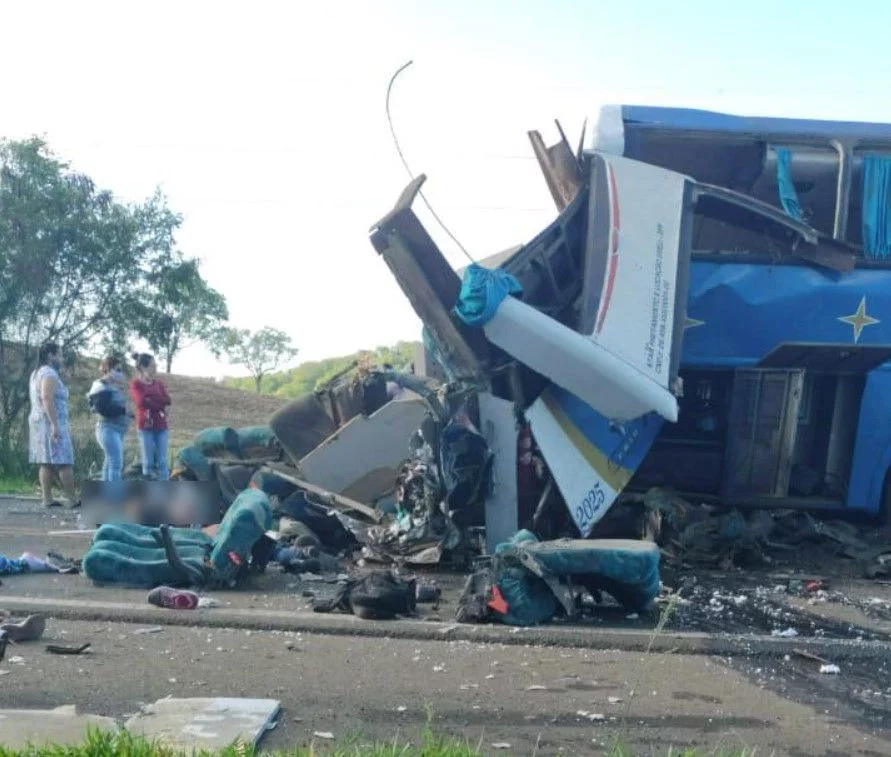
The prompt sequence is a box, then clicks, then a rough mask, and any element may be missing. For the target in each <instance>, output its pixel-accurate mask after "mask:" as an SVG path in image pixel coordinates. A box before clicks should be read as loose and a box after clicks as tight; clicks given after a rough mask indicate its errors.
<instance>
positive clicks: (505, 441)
mask: <svg viewBox="0 0 891 757" xmlns="http://www.w3.org/2000/svg"><path fill="white" fill-rule="evenodd" d="M479 412H480V427H481V428H480V431H481V432H482V434H483V436H484V437H485V438H486V442H488V444H489V449H490V450H492V455H493V456H494V463H493V467H492V491H491V493H490V494H489V496H488V497H487V498H486V548H487V550H488V552H489V553H490V554H492V553H493V552H494V551H495V546H496V545H497V544H500V543H501V542H503V541H507V540H508V539H509V538H510V537H511V536H513V535H514V534H515V533H516V532H517V531H518V530H519V528H520V524H519V521H518V517H517V495H518V491H517V443H518V432H517V416H516V411H515V409H514V404H513V403H512V402H508V401H507V400H503V399H500V398H498V397H495V396H494V395H492V394H488V393H485V394H480V395H479Z"/></svg>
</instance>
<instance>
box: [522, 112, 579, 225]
mask: <svg viewBox="0 0 891 757" xmlns="http://www.w3.org/2000/svg"><path fill="white" fill-rule="evenodd" d="M557 128H558V129H559V128H560V124H559V122H558V123H557ZM529 140H530V142H532V150H533V152H534V153H535V158H536V159H537V160H538V165H539V167H540V168H541V170H542V173H543V174H544V176H545V181H546V182H547V184H548V189H549V190H550V191H551V196H552V197H553V198H554V203H555V204H556V205H557V210H563V209H564V208H565V207H566V206H567V205H569V203H571V202H572V201H573V200H574V199H575V197H576V195H577V194H578V193H579V192H580V191H581V188H582V186H583V185H584V176H583V175H582V171H581V167H580V165H579V161H578V159H577V158H576V156H575V154H574V153H573V152H572V148H571V147H570V146H569V142H568V141H567V140H566V135H565V134H563V130H562V129H560V141H559V142H558V143H557V144H555V145H552V146H551V147H547V146H546V145H545V143H544V140H543V139H542V138H541V134H539V133H538V132H537V131H530V132H529Z"/></svg>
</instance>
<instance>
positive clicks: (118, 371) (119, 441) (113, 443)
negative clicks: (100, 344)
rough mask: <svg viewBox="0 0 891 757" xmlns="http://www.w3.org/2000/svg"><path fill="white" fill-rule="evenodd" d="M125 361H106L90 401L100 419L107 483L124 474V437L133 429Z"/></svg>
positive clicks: (98, 436)
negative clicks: (129, 428)
mask: <svg viewBox="0 0 891 757" xmlns="http://www.w3.org/2000/svg"><path fill="white" fill-rule="evenodd" d="M123 367H124V366H123V361H122V360H121V359H120V358H119V357H116V356H114V355H109V356H108V357H105V358H102V361H101V362H100V363H99V378H98V379H96V380H95V381H94V382H93V386H91V387H90V392H89V394H87V398H88V399H89V401H90V410H92V411H93V413H94V414H95V415H96V440H97V441H98V442H99V446H100V447H102V452H103V453H104V455H105V461H104V463H103V464H102V480H103V481H120V480H121V479H122V478H123V471H124V435H125V434H126V433H127V427H128V426H129V425H130V416H129V414H128V413H127V393H126V392H127V390H126V388H125V387H126V381H125V379H124V371H123Z"/></svg>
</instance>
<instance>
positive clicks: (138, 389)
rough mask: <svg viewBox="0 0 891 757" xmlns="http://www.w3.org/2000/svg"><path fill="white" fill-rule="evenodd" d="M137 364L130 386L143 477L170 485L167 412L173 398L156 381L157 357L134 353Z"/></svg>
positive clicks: (162, 385)
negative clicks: (134, 376)
mask: <svg viewBox="0 0 891 757" xmlns="http://www.w3.org/2000/svg"><path fill="white" fill-rule="evenodd" d="M133 360H134V361H135V362H136V378H134V379H133V380H132V381H131V382H130V396H131V397H132V398H133V404H134V405H135V407H136V427H137V428H138V429H139V448H140V452H141V453H142V475H143V476H145V477H146V478H157V479H159V480H161V481H166V480H167V479H169V478H170V470H169V468H168V466H167V408H168V407H169V406H170V395H168V394H167V389H165V388H164V384H162V383H161V382H160V381H158V379H157V378H155V376H156V374H157V372H158V366H157V364H156V363H155V358H154V357H152V356H151V355H146V354H139V353H134V354H133ZM156 470H157V473H156V472H155V471H156Z"/></svg>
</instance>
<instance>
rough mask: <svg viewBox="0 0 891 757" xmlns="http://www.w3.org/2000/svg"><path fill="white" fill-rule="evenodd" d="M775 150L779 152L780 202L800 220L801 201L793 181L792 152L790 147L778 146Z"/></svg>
mask: <svg viewBox="0 0 891 757" xmlns="http://www.w3.org/2000/svg"><path fill="white" fill-rule="evenodd" d="M774 150H775V152H776V154H777V190H778V191H779V195H780V204H781V205H782V206H783V210H785V211H786V213H788V214H789V215H790V216H792V218H794V219H796V220H797V221H800V220H801V218H802V213H801V203H799V202H798V192H796V191H795V183H794V182H793V181H792V152H791V150H789V148H788V147H776V148H774Z"/></svg>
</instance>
